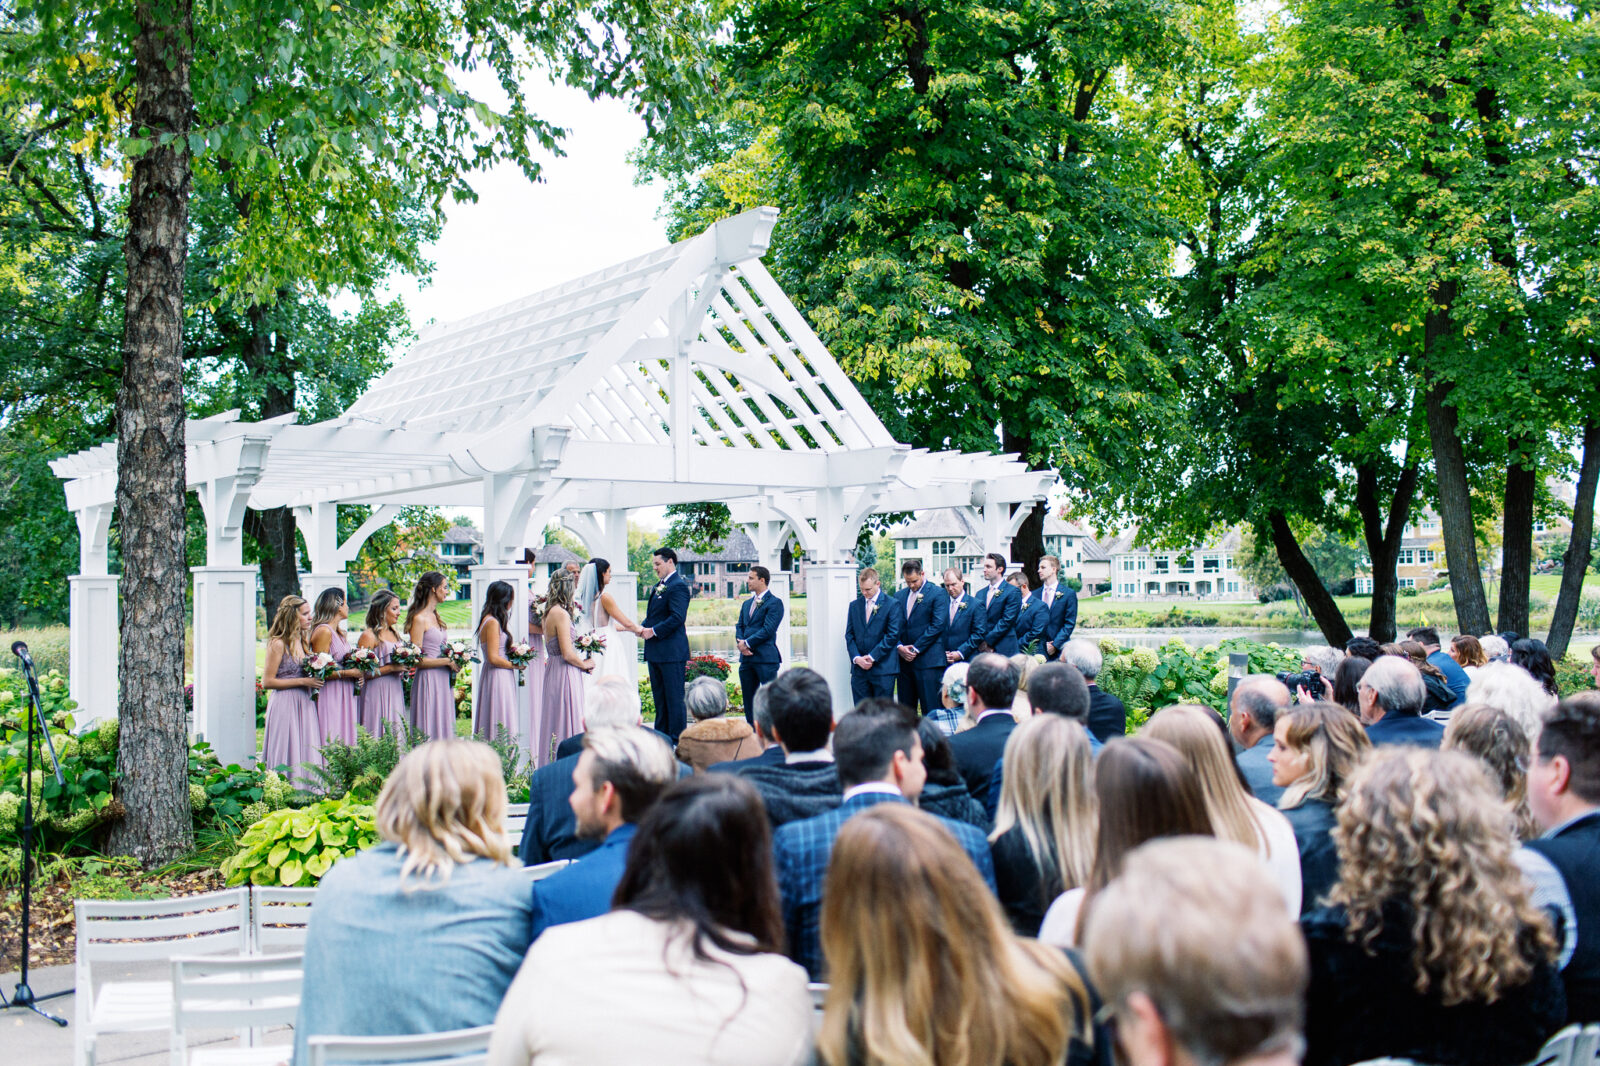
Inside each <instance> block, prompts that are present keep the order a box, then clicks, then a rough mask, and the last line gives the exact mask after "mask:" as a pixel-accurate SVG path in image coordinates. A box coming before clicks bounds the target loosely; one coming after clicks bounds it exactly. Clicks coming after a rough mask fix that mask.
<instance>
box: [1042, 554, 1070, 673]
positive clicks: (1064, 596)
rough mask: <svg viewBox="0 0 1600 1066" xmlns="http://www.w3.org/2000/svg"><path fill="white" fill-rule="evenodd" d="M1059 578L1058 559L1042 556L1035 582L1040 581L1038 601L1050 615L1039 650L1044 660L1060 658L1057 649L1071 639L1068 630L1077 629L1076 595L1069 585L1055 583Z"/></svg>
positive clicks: (1059, 562)
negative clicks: (1043, 641)
mask: <svg viewBox="0 0 1600 1066" xmlns="http://www.w3.org/2000/svg"><path fill="white" fill-rule="evenodd" d="M1060 576H1061V560H1060V559H1057V558H1056V557H1055V556H1054V555H1046V556H1045V557H1044V558H1042V559H1040V560H1039V580H1040V581H1041V582H1043V587H1042V588H1040V589H1039V599H1041V600H1043V601H1044V605H1045V609H1046V610H1048V611H1049V612H1050V622H1049V624H1048V625H1046V626H1045V627H1044V639H1045V645H1044V648H1043V649H1042V650H1043V652H1044V656H1045V658H1046V659H1057V658H1060V656H1061V649H1062V648H1065V647H1066V646H1067V641H1069V640H1071V639H1072V631H1073V630H1074V629H1077V628H1078V594H1077V593H1076V592H1074V591H1072V587H1071V586H1070V585H1065V584H1062V583H1061V582H1060V581H1059V580H1058V579H1059V578H1060Z"/></svg>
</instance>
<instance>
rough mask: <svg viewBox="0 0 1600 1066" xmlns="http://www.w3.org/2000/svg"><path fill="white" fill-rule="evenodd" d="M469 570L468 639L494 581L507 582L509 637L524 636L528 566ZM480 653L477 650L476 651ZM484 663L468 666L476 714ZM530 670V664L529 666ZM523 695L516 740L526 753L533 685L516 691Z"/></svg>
mask: <svg viewBox="0 0 1600 1066" xmlns="http://www.w3.org/2000/svg"><path fill="white" fill-rule="evenodd" d="M469 573H470V574H471V575H472V577H471V581H472V620H471V622H469V623H468V626H469V627H470V628H471V629H472V631H473V632H472V636H471V638H470V639H471V640H473V641H474V642H476V641H477V639H478V635H477V626H478V619H479V618H480V617H481V616H482V614H483V601H484V599H485V597H487V596H488V593H489V586H490V585H492V584H494V583H495V582H496V581H505V582H507V583H509V584H510V585H511V589H512V596H511V619H510V621H511V639H512V640H517V641H522V640H527V639H528V568H527V567H526V566H525V565H523V564H521V563H484V564H483V565H481V566H474V567H472V568H471V569H470V571H469ZM480 654H481V653H480ZM483 668H484V663H481V662H480V663H476V664H475V665H474V666H473V668H472V706H473V710H474V714H476V710H477V706H478V686H479V685H480V684H481V683H482V682H483ZM530 669H532V667H530ZM517 691H518V692H519V693H521V694H524V698H523V699H521V700H520V701H519V704H520V705H519V707H518V709H517V741H518V743H519V745H520V746H521V747H522V748H523V750H524V752H526V750H527V747H528V731H529V730H530V729H531V728H532V726H533V722H532V719H531V718H530V717H529V714H530V711H531V707H530V706H529V703H528V698H527V695H526V694H528V693H531V692H532V691H533V688H531V687H528V686H524V687H523V688H520V689H518V690H517ZM474 725H476V718H474Z"/></svg>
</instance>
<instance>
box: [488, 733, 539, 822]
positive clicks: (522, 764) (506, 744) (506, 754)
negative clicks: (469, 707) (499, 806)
mask: <svg viewBox="0 0 1600 1066" xmlns="http://www.w3.org/2000/svg"><path fill="white" fill-rule="evenodd" d="M484 743H486V744H488V745H489V747H490V748H492V749H494V753H495V755H497V756H499V758H500V774H501V776H502V777H503V778H504V780H505V783H506V802H508V803H526V802H528V775H529V774H530V773H532V772H533V763H532V762H531V761H530V760H529V759H528V756H527V753H526V752H525V751H523V750H522V745H521V744H520V743H518V741H517V738H516V735H515V734H513V733H512V732H511V731H510V730H509V729H507V728H506V727H505V726H497V727H496V728H495V732H494V737H493V739H491V740H487V741H485V742H484Z"/></svg>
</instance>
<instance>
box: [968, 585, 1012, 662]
mask: <svg viewBox="0 0 1600 1066" xmlns="http://www.w3.org/2000/svg"><path fill="white" fill-rule="evenodd" d="M972 598H973V599H974V600H976V601H977V602H976V603H974V604H973V606H974V607H976V608H977V609H978V610H979V611H980V612H981V613H982V621H979V622H975V623H973V626H972V636H971V637H970V638H969V639H968V641H967V647H964V648H962V649H961V657H962V658H963V659H966V660H967V661H969V662H970V661H971V660H972V657H973V656H974V655H976V654H978V642H979V641H985V642H987V643H988V645H989V647H990V648H991V649H993V650H994V651H997V652H999V653H1000V654H1001V655H1015V654H1017V652H1019V651H1021V650H1022V645H1020V644H1018V643H1017V616H1018V615H1019V614H1021V613H1022V593H1021V592H1019V591H1018V590H1017V586H1015V585H1013V584H1011V582H1009V581H1002V582H1000V588H999V590H998V591H996V592H995V594H994V600H993V602H991V603H990V604H989V605H988V606H987V607H985V606H984V601H985V600H987V599H988V598H989V586H987V585H985V586H984V587H983V588H981V589H979V590H978V591H977V592H976V593H975V594H974V595H973V597H972ZM969 649H970V650H969Z"/></svg>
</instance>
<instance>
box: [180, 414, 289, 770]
mask: <svg viewBox="0 0 1600 1066" xmlns="http://www.w3.org/2000/svg"><path fill="white" fill-rule="evenodd" d="M234 444H236V448H235V447H234V446H233V445H234ZM270 444H271V438H270V437H243V438H238V439H237V440H236V441H235V442H231V443H230V446H229V447H227V448H218V449H217V454H216V455H215V457H214V464H215V465H214V469H213V470H212V471H210V473H211V475H212V476H210V477H207V478H206V480H204V481H203V482H201V483H200V484H199V485H198V486H197V488H196V492H197V494H198V495H199V497H200V506H201V508H202V509H203V510H204V512H205V516H206V565H205V566H196V567H192V568H191V572H192V573H193V574H194V732H195V735H196V736H197V737H200V738H203V739H205V740H207V741H209V742H210V743H211V747H212V750H213V751H215V752H216V755H217V758H218V759H220V760H221V761H222V764H223V765H224V766H226V765H227V764H229V763H239V764H240V765H249V764H250V763H251V762H253V761H254V760H255V757H256V753H257V747H256V691H255V681H256V573H257V569H256V567H254V566H245V565H244V563H243V559H244V554H243V553H244V512H245V506H246V505H247V504H248V503H249V502H250V490H251V489H252V488H253V487H254V486H255V484H256V481H257V480H258V479H259V478H260V476H261V472H262V470H263V468H264V467H265V465H266V458H267V448H268V447H269V446H270ZM208 458H212V457H209V456H208Z"/></svg>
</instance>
